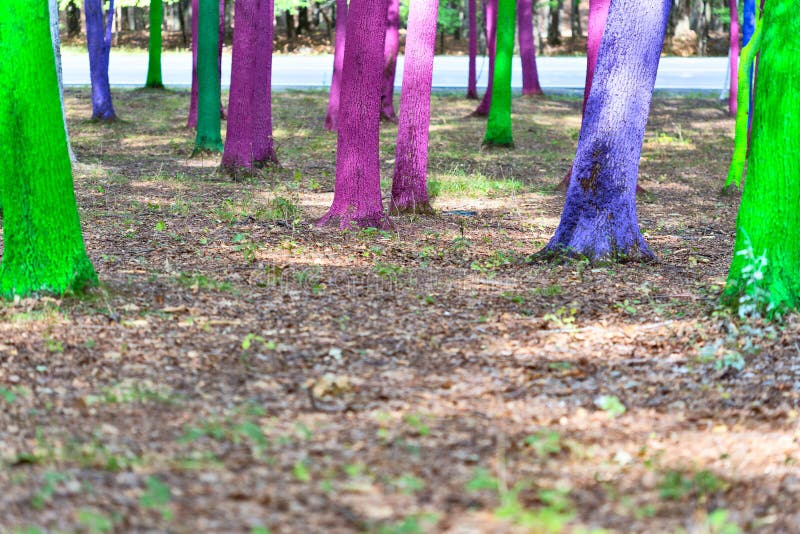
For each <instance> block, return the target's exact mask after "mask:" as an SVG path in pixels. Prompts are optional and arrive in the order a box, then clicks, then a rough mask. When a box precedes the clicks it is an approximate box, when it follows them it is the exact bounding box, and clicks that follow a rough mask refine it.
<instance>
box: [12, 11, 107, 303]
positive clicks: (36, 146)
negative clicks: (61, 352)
mask: <svg viewBox="0 0 800 534" xmlns="http://www.w3.org/2000/svg"><path fill="white" fill-rule="evenodd" d="M49 21H50V15H49V12H48V7H47V3H46V2H31V1H30V0H5V1H4V2H2V3H0V55H1V56H0V57H3V61H0V195H2V205H3V207H4V212H3V259H2V264H0V296H2V297H4V298H12V297H14V296H17V295H18V296H27V295H32V294H38V293H54V294H56V295H62V294H64V293H65V292H67V291H69V290H79V289H81V288H83V287H84V286H86V285H89V284H93V283H95V282H96V281H97V275H96V274H95V271H94V268H93V267H92V264H91V262H90V261H89V258H88V257H87V256H86V250H85V248H84V244H83V236H82V235H81V227H80V221H79V220H78V208H77V205H76V203H75V193H74V190H73V184H72V169H71V166H70V161H69V152H68V150H67V137H66V133H65V131H64V122H63V118H62V114H61V102H60V99H59V91H58V77H57V75H56V63H55V56H54V53H53V47H52V46H51V42H50V39H51V37H50V22H49Z"/></svg>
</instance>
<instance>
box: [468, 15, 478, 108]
mask: <svg viewBox="0 0 800 534" xmlns="http://www.w3.org/2000/svg"><path fill="white" fill-rule="evenodd" d="M467 3H468V7H467V16H468V18H469V75H468V78H467V98H469V99H471V100H477V99H478V65H477V63H478V13H477V11H478V6H477V1H476V0H467Z"/></svg>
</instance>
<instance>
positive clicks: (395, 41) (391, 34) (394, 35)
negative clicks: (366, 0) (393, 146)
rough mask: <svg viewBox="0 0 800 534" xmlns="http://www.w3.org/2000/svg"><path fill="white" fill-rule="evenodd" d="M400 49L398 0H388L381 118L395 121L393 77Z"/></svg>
mask: <svg viewBox="0 0 800 534" xmlns="http://www.w3.org/2000/svg"><path fill="white" fill-rule="evenodd" d="M399 50H400V0H389V7H388V8H387V11H386V39H385V41H384V52H383V57H384V63H383V90H382V92H381V119H383V120H387V121H390V122H396V121H397V114H396V113H395V111H394V79H395V72H396V70H397V52H398V51H399Z"/></svg>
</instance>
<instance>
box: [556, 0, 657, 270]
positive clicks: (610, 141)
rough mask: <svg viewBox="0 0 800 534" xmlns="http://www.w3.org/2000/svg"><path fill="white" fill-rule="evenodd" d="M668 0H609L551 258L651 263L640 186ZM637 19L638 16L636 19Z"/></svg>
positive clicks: (651, 254) (651, 255)
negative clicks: (641, 227) (643, 228)
mask: <svg viewBox="0 0 800 534" xmlns="http://www.w3.org/2000/svg"><path fill="white" fill-rule="evenodd" d="M671 3H672V2H671V0H612V2H611V7H610V9H609V14H608V21H607V23H606V27H605V32H604V33H603V39H602V41H601V43H600V51H599V54H598V60H597V66H596V68H595V75H594V81H593V83H592V87H591V90H590V93H589V99H588V101H587V103H586V112H585V114H584V118H583V125H582V128H581V135H580V139H579V140H578V151H577V155H576V158H575V165H574V167H573V170H572V176H571V179H570V183H569V189H568V190H567V198H566V202H565V204H564V211H563V212H562V214H561V222H560V224H559V226H558V229H557V230H556V233H555V236H554V237H553V239H552V240H551V241H550V243H549V244H548V245H547V247H546V249H545V250H547V251H550V252H555V253H559V254H569V255H583V256H586V257H588V258H589V259H591V260H605V259H624V258H629V259H649V258H652V257H653V253H652V252H651V251H650V249H649V247H648V246H647V244H646V243H645V241H644V238H643V237H642V234H641V232H640V231H639V223H638V218H637V215H636V182H637V177H638V173H639V157H640V155H641V151H642V142H643V140H644V129H645V125H646V123H647V116H648V114H649V111H650V101H651V99H652V95H653V87H654V85H655V79H656V71H657V70H658V62H659V58H660V56H661V48H662V45H663V42H664V34H665V33H666V27H667V20H668V18H669V12H670V7H671ZM631 13H636V16H631Z"/></svg>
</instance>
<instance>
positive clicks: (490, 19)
mask: <svg viewBox="0 0 800 534" xmlns="http://www.w3.org/2000/svg"><path fill="white" fill-rule="evenodd" d="M484 8H485V9H484V11H483V15H484V19H485V20H486V55H488V56H489V81H488V83H487V85H486V92H485V93H484V94H483V99H482V100H481V103H480V104H478V107H477V108H476V109H475V111H474V112H473V115H476V116H478V117H485V116H486V115H488V114H489V108H490V106H491V104H492V88H493V86H494V69H495V50H496V48H495V46H496V44H497V0H486V3H485V4H484Z"/></svg>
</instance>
